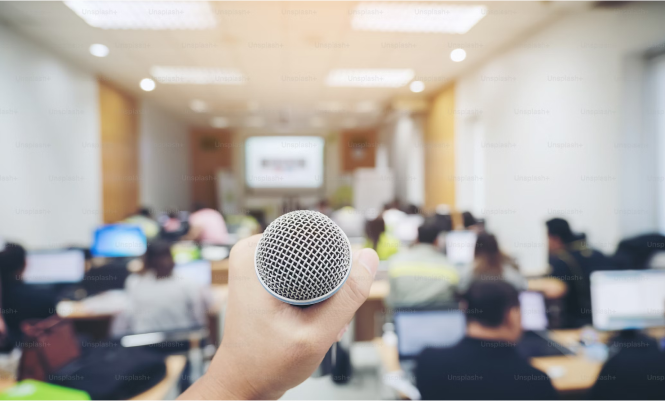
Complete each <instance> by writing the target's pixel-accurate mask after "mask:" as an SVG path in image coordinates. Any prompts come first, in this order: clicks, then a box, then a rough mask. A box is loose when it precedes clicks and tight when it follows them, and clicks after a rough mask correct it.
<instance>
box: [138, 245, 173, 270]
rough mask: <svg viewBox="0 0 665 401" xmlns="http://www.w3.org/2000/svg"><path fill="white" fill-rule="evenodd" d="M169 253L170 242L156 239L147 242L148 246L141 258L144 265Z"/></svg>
mask: <svg viewBox="0 0 665 401" xmlns="http://www.w3.org/2000/svg"><path fill="white" fill-rule="evenodd" d="M166 255H171V242H169V241H163V240H157V241H153V242H151V243H150V244H148V248H147V249H146V251H145V255H143V260H144V261H145V264H146V266H150V264H151V262H153V261H154V260H155V259H158V258H160V257H163V256H166Z"/></svg>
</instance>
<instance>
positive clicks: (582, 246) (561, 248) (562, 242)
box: [546, 218, 611, 328]
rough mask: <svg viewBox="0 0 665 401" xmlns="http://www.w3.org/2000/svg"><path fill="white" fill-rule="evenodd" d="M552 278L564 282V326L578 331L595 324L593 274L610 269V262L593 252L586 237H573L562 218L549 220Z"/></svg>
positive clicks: (574, 235) (548, 233)
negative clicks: (591, 281)
mask: <svg viewBox="0 0 665 401" xmlns="http://www.w3.org/2000/svg"><path fill="white" fill-rule="evenodd" d="M546 225H547V236H548V248H549V264H550V276H551V277H553V278H556V279H559V280H561V281H563V282H564V283H565V285H566V292H565V295H564V298H563V313H562V317H563V322H562V324H563V325H564V327H568V328H576V327H581V326H584V325H586V324H591V283H590V276H591V273H592V272H594V271H596V270H608V269H610V268H611V267H610V265H609V261H608V259H607V258H606V257H605V256H604V255H603V254H602V253H600V252H598V251H596V250H594V249H591V248H590V247H589V246H588V244H587V242H586V237H585V236H584V235H579V234H578V235H576V234H573V232H572V230H571V229H570V225H569V224H568V222H567V221H566V220H564V219H561V218H554V219H551V220H548V221H547V223H546Z"/></svg>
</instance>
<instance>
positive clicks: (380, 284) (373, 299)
mask: <svg viewBox="0 0 665 401" xmlns="http://www.w3.org/2000/svg"><path fill="white" fill-rule="evenodd" d="M389 292H390V283H389V282H388V280H376V281H374V282H373V283H372V287H371V288H370V290H369V297H367V301H365V303H363V304H362V305H361V306H360V308H358V311H357V312H356V318H355V322H354V324H355V341H371V340H372V339H373V338H374V337H375V336H376V333H378V332H380V331H381V330H380V327H377V326H378V325H380V324H382V323H383V319H381V317H383V316H385V313H386V308H385V306H384V304H383V300H384V299H385V298H386V296H388V293H389ZM377 315H379V319H378V320H377Z"/></svg>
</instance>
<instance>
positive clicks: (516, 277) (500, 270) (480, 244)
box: [459, 233, 527, 291]
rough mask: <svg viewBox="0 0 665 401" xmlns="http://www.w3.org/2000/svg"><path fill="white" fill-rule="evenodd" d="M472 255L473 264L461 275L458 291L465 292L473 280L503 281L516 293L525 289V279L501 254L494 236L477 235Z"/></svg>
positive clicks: (509, 260)
mask: <svg viewBox="0 0 665 401" xmlns="http://www.w3.org/2000/svg"><path fill="white" fill-rule="evenodd" d="M474 254H475V256H474V261H473V264H471V265H470V266H467V267H466V269H465V270H464V271H463V273H462V277H461V279H460V285H459V289H460V291H465V290H466V289H467V288H468V287H469V285H470V284H471V282H472V281H474V280H487V281H496V280H504V281H506V282H507V283H509V284H511V285H512V286H513V287H515V289H516V290H517V291H524V290H526V289H527V281H526V279H525V278H524V276H522V274H521V273H520V272H519V268H518V267H517V265H516V264H515V262H514V261H513V260H512V259H511V258H510V257H508V256H506V255H505V254H504V253H503V252H501V250H500V249H499V244H498V242H497V240H496V237H495V236H494V235H491V234H487V233H481V234H478V237H477V239H476V247H475V250H474Z"/></svg>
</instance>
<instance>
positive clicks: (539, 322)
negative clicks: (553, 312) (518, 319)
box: [520, 291, 547, 331]
mask: <svg viewBox="0 0 665 401" xmlns="http://www.w3.org/2000/svg"><path fill="white" fill-rule="evenodd" d="M520 309H521V312H522V329H523V330H529V331H543V330H547V308H546V306H545V297H544V296H543V294H542V293H540V292H534V291H524V292H521V293H520Z"/></svg>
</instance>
